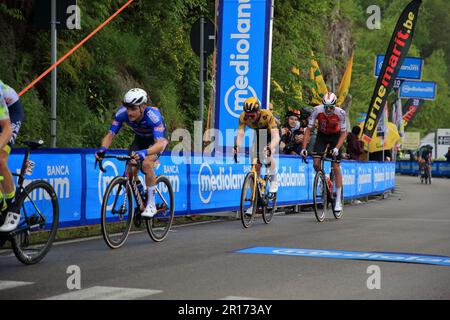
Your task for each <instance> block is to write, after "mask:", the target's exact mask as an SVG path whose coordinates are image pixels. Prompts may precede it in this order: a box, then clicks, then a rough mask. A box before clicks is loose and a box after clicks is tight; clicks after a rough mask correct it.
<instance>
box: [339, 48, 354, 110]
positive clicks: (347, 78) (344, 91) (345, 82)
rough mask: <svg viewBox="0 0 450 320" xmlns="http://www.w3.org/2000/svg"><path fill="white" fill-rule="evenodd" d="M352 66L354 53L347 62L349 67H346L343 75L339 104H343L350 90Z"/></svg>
mask: <svg viewBox="0 0 450 320" xmlns="http://www.w3.org/2000/svg"><path fill="white" fill-rule="evenodd" d="M352 68H353V54H352V56H351V58H350V60H349V61H348V63H347V68H346V69H345V73H344V76H343V77H342V80H341V83H340V84H339V89H338V100H337V102H336V104H337V105H338V106H340V105H342V104H343V103H344V101H345V98H347V95H348V90H349V89H350V83H351V81H352Z"/></svg>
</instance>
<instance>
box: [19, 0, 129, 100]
mask: <svg viewBox="0 0 450 320" xmlns="http://www.w3.org/2000/svg"><path fill="white" fill-rule="evenodd" d="M133 1H134V0H129V1H128V2H127V3H126V4H125V5H123V6H122V8H120V9H119V10H117V11H116V13H114V14H113V15H112V16H110V17H109V18H108V19H107V20H106V21H105V22H103V23H102V24H101V25H100V26H98V27H97V28H96V29H95V30H94V31H92V32H91V33H90V34H89V35H88V36H87V37H86V38H84V39H83V40H82V41H81V42H80V43H78V44H77V45H76V46H75V47H73V48H72V49H71V50H70V51H69V52H67V53H66V54H65V55H64V56H63V57H62V58H61V59H59V60H58V61H57V62H55V64H53V65H52V66H51V67H50V68H48V69H47V70H46V71H45V72H44V73H42V74H41V75H40V76H39V77H37V78H36V79H35V80H33V82H31V83H30V84H29V85H28V86H27V87H26V88H25V89H23V90H22V91H20V93H19V96H22V95H23V94H24V93H26V92H27V91H28V90H30V89H31V88H32V87H33V86H34V85H35V84H36V83H37V82H39V81H40V80H41V79H42V78H43V77H45V76H46V75H47V74H48V73H49V72H50V71H52V70H53V69H54V68H56V67H57V66H58V65H59V64H60V63H61V62H63V61H64V60H66V59H67V57H68V56H70V55H71V54H72V53H73V52H74V51H75V50H77V49H78V48H80V47H81V46H82V45H83V44H84V43H85V42H86V41H88V40H89V39H90V38H91V37H92V36H93V35H94V34H96V33H97V32H98V31H100V29H102V28H103V27H104V26H105V25H106V24H108V23H109V22H110V21H111V20H112V19H114V18H115V17H116V16H117V15H118V14H119V13H121V12H122V11H123V10H124V9H125V8H126V7H128V6H129V5H130V4H131V3H132V2H133Z"/></svg>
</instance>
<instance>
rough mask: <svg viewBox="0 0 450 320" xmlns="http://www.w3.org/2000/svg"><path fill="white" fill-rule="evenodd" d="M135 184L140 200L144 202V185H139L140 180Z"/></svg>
mask: <svg viewBox="0 0 450 320" xmlns="http://www.w3.org/2000/svg"><path fill="white" fill-rule="evenodd" d="M136 184H137V188H138V190H139V193H140V194H141V197H142V199H143V200H144V201H145V198H147V194H146V192H145V189H144V185H143V184H142V183H141V181H140V180H138V181H137V183H136Z"/></svg>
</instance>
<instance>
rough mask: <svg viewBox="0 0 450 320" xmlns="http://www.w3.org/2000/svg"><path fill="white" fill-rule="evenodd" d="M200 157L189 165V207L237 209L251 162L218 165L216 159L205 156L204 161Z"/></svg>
mask: <svg viewBox="0 0 450 320" xmlns="http://www.w3.org/2000/svg"><path fill="white" fill-rule="evenodd" d="M198 158H199V156H195V157H194V158H193V161H192V162H191V163H193V164H191V165H190V178H189V181H190V184H189V186H190V187H189V188H190V202H191V206H190V209H191V210H194V211H196V210H200V211H203V210H204V211H205V212H211V211H217V209H220V210H223V211H226V210H224V208H234V209H236V208H238V206H239V203H240V199H241V189H242V185H243V183H244V179H245V176H246V174H247V172H249V171H250V170H251V165H249V164H247V165H244V164H236V165H229V164H217V163H215V162H214V159H213V158H203V163H201V160H199V159H198ZM197 163H201V164H197Z"/></svg>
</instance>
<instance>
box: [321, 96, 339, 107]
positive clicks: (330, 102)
mask: <svg viewBox="0 0 450 320" xmlns="http://www.w3.org/2000/svg"><path fill="white" fill-rule="evenodd" d="M336 100H337V97H336V95H335V94H334V93H333V92H327V93H325V95H324V96H323V99H322V104H323V105H324V106H326V107H334V106H335V105H336Z"/></svg>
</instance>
